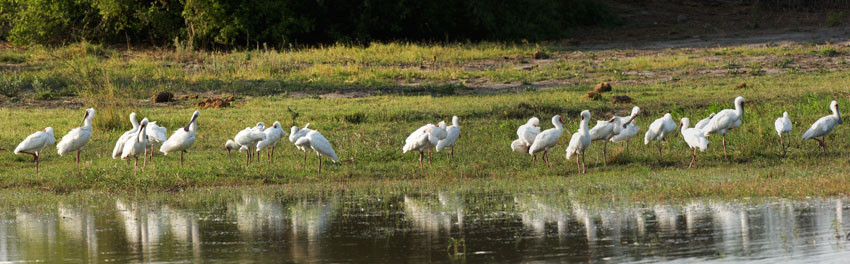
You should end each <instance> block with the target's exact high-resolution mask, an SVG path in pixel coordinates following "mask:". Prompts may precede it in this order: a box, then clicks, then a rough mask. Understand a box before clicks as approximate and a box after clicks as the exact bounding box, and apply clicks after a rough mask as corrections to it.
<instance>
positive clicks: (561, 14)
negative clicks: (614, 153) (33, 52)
mask: <svg viewBox="0 0 850 264" xmlns="http://www.w3.org/2000/svg"><path fill="white" fill-rule="evenodd" d="M606 14H607V13H606V12H605V10H604V7H603V6H601V5H600V4H598V3H595V2H594V1H589V0H564V1H557V0H521V1H504V0H497V1H482V0H463V1H456V0H434V1H415V0H364V1H350V0H311V1H298V0H284V1H277V0H242V1H226V0H157V1H132V0H0V37H3V38H6V39H8V40H11V41H14V42H15V43H18V44H58V43H66V42H69V41H79V40H88V41H94V42H100V43H122V44H123V43H125V42H126V43H127V44H142V43H144V44H152V45H164V44H171V43H172V42H175V39H177V40H182V41H180V43H185V44H189V45H191V46H194V47H211V46H222V47H246V46H247V47H256V46H262V45H268V46H272V47H288V46H289V45H293V44H314V43H331V42H369V41H376V40H377V41H382V40H400V39H405V40H438V41H445V40H483V39H491V40H493V39H495V40H519V39H528V40H536V39H548V38H556V37H559V36H562V35H563V34H564V32H565V29H567V28H568V27H569V26H572V25H590V24H601V23H610V21H611V19H610V18H609V17H608V15H606Z"/></svg>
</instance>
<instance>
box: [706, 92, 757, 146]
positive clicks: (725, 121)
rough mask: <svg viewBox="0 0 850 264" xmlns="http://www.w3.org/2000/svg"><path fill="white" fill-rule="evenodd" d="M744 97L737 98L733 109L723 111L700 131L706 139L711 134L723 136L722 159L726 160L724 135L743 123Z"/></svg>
mask: <svg viewBox="0 0 850 264" xmlns="http://www.w3.org/2000/svg"><path fill="white" fill-rule="evenodd" d="M745 103H746V100H744V97H741V96H738V97H737V98H735V109H725V110H723V111H720V113H717V114H716V115H714V117H713V118H711V121H708V125H706V126H705V127H704V128H703V129H702V130H703V134H704V135H705V136H706V137H708V136H710V135H712V134H721V135H723V159H726V133H729V131H730V130H732V129H734V128H737V127H739V126H741V124H742V123H743V122H744V104H745Z"/></svg>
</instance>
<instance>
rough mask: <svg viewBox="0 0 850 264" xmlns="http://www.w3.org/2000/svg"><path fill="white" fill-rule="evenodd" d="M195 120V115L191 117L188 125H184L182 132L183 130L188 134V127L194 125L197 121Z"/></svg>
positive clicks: (196, 117)
mask: <svg viewBox="0 0 850 264" xmlns="http://www.w3.org/2000/svg"><path fill="white" fill-rule="evenodd" d="M197 119H198V116H197V115H193V116H192V120H189V123H188V124H186V126H185V127H183V130H184V131H186V132H188V131H189V126H191V125H192V123H194V122H195V120H197Z"/></svg>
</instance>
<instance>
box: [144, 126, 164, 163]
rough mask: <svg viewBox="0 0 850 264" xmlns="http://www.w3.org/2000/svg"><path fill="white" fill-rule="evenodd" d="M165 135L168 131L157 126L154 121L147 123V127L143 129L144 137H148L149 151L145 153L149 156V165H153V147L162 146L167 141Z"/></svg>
mask: <svg viewBox="0 0 850 264" xmlns="http://www.w3.org/2000/svg"><path fill="white" fill-rule="evenodd" d="M166 134H168V130H167V129H165V128H164V127H161V126H159V125H157V124H156V122H155V121H149V122H148V125H147V126H146V127H145V135H147V136H148V146H147V147H148V148H149V149H150V151H147V150H146V151H145V152H146V153H148V155H149V156H150V157H149V160H150V162H151V164H153V153H154V152H155V151H154V149H155V147H156V146H160V145H162V144H163V143H165V141H166V140H168V138H167V137H166Z"/></svg>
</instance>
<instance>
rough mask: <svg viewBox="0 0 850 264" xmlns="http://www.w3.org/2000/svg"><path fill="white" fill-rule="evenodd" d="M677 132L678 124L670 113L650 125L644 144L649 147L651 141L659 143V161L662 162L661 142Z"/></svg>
mask: <svg viewBox="0 0 850 264" xmlns="http://www.w3.org/2000/svg"><path fill="white" fill-rule="evenodd" d="M675 131H676V122H674V121H673V116H672V115H670V113H667V114H664V116H663V117H661V118H659V119H656V120H655V121H652V124H649V129H647V130H646V134H644V137H643V144H644V145H649V142H650V141H658V160H659V161H660V160H661V159H662V157H663V154H662V153H661V141H662V140H664V139H665V138H667V136H668V135H670V134H672V133H673V132H675Z"/></svg>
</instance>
